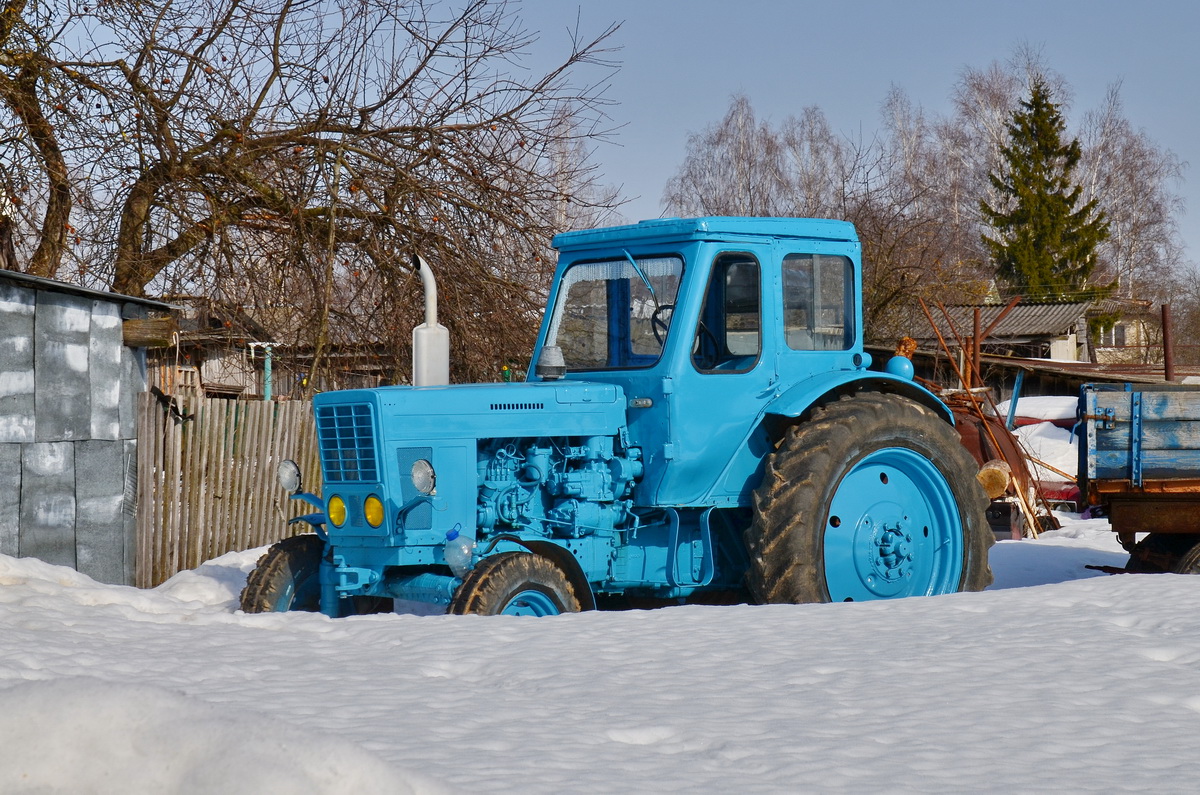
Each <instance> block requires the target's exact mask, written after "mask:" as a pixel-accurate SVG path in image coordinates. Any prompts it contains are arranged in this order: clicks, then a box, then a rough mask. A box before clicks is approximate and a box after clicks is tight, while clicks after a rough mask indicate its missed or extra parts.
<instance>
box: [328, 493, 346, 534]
mask: <svg viewBox="0 0 1200 795" xmlns="http://www.w3.org/2000/svg"><path fill="white" fill-rule="evenodd" d="M327 513H328V514H329V521H331V522H333V524H334V526H335V527H341V526H342V525H344V524H345V523H346V501H345V500H343V499H342V498H341V497H330V498H329V506H328V511H327Z"/></svg>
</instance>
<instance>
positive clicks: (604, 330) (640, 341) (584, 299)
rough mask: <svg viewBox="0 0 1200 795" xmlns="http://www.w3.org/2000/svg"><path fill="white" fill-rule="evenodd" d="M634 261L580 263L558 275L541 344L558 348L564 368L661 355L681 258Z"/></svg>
mask: <svg viewBox="0 0 1200 795" xmlns="http://www.w3.org/2000/svg"><path fill="white" fill-rule="evenodd" d="M635 262H636V263H637V268H634V263H633V262H631V261H630V260H629V259H627V258H622V259H612V260H605V261H603V262H580V263H577V264H575V265H572V266H571V267H570V268H569V269H568V270H567V272H566V273H565V274H564V275H563V278H562V286H561V288H560V289H559V291H558V301H557V303H556V304H555V306H554V313H553V314H552V315H551V320H550V329H549V332H548V333H547V335H546V345H557V346H558V347H559V348H561V349H562V352H563V360H564V361H565V363H566V365H567V369H568V370H599V369H609V368H615V367H650V366H652V365H653V364H654V363H655V362H657V361H658V359H659V356H661V355H662V349H663V344H664V343H665V342H666V339H667V331H668V330H669V329H670V327H671V315H672V314H673V313H674V310H675V296H676V293H678V291H679V280H680V278H681V277H682V276H683V260H682V259H680V258H679V257H637V258H636V260H635ZM638 271H641V272H640V273H639V272H638Z"/></svg>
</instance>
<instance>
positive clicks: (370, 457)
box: [317, 404, 379, 483]
mask: <svg viewBox="0 0 1200 795" xmlns="http://www.w3.org/2000/svg"><path fill="white" fill-rule="evenodd" d="M371 427H372V422H371V407H370V406H369V405H367V404H353V405H338V406H320V407H319V408H318V409H317V442H318V444H319V445H320V448H321V470H322V474H323V475H324V478H325V482H326V483H373V482H376V481H378V480H379V466H378V463H377V462H376V459H375V440H374V438H373V437H372V434H371Z"/></svg>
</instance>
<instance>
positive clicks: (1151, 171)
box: [1080, 83, 1183, 301]
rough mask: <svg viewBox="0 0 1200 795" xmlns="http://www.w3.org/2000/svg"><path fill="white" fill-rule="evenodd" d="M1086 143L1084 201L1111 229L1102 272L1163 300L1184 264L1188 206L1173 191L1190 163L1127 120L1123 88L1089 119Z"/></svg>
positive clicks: (1120, 289) (1120, 286)
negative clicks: (1091, 202)
mask: <svg viewBox="0 0 1200 795" xmlns="http://www.w3.org/2000/svg"><path fill="white" fill-rule="evenodd" d="M1080 140H1081V143H1082V144H1083V146H1084V157H1083V160H1082V163H1081V167H1080V175H1081V181H1082V183H1083V187H1084V198H1085V199H1092V198H1094V199H1096V200H1097V201H1098V202H1099V203H1100V206H1101V208H1102V209H1103V211H1104V215H1105V217H1106V218H1107V219H1108V224H1109V237H1108V239H1107V240H1106V241H1105V242H1104V243H1103V244H1102V245H1101V247H1100V250H1099V252H1098V255H1099V258H1100V270H1101V272H1102V274H1103V275H1104V276H1105V277H1106V279H1107V280H1108V281H1116V283H1117V292H1116V294H1117V295H1118V296H1120V297H1123V298H1141V299H1151V300H1155V301H1162V300H1163V299H1164V297H1166V295H1167V293H1166V292H1165V291H1164V288H1165V287H1166V286H1167V285H1168V284H1170V282H1171V276H1172V274H1173V273H1175V272H1176V271H1178V270H1179V268H1180V266H1181V265H1182V261H1183V251H1182V247H1181V245H1180V242H1179V236H1178V229H1177V226H1176V222H1175V218H1176V214H1177V213H1178V212H1180V211H1182V209H1183V202H1182V199H1180V197H1179V196H1178V194H1176V193H1174V192H1173V190H1172V187H1173V185H1177V184H1179V183H1180V182H1181V181H1182V180H1183V164H1182V163H1181V162H1180V160H1179V158H1178V157H1176V156H1175V155H1174V154H1173V153H1171V152H1169V151H1166V150H1164V149H1162V148H1161V147H1160V146H1158V145H1157V144H1156V143H1155V142H1154V141H1152V140H1151V139H1150V138H1149V136H1148V135H1146V133H1145V132H1144V131H1142V130H1135V129H1134V128H1133V125H1132V124H1130V122H1129V120H1128V119H1127V118H1125V115H1124V109H1123V107H1122V102H1121V95H1120V84H1119V83H1117V84H1114V85H1113V86H1111V87H1110V88H1109V90H1108V94H1107V96H1106V97H1105V102H1104V105H1103V106H1102V107H1100V108H1099V109H1097V110H1094V111H1091V112H1089V113H1087V114H1086V115H1085V117H1084V120H1083V127H1082V134H1081V138H1080Z"/></svg>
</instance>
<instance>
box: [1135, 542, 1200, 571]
mask: <svg viewBox="0 0 1200 795" xmlns="http://www.w3.org/2000/svg"><path fill="white" fill-rule="evenodd" d="M1197 542H1200V538H1197V537H1196V536H1192V535H1178V534H1175V533H1150V534H1149V535H1147V536H1146V537H1145V538H1143V539H1142V540H1141V541H1139V542H1137V543H1136V544H1134V546H1133V549H1131V550H1130V551H1129V562H1128V563H1126V564H1125V571H1127V572H1129V573H1130V574H1164V573H1166V572H1175V573H1176V574H1200V569H1197V570H1196V571H1185V570H1183V569H1187V568H1193V567H1195V565H1196V564H1195V563H1193V562H1192V560H1195V557H1194V556H1193V555H1192V553H1193V552H1196V554H1197V556H1200V552H1197V550H1196V549H1195V544H1196V543H1197Z"/></svg>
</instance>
